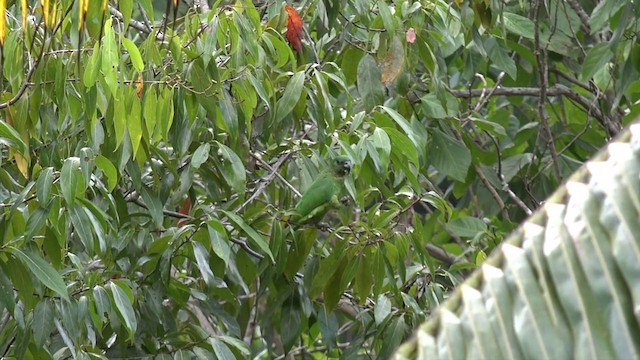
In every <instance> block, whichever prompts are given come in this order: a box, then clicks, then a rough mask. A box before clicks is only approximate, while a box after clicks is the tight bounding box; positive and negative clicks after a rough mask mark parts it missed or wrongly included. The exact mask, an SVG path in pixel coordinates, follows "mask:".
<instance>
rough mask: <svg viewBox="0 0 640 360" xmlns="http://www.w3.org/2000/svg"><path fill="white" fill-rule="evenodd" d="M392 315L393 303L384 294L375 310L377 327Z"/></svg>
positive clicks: (380, 296)
mask: <svg viewBox="0 0 640 360" xmlns="http://www.w3.org/2000/svg"><path fill="white" fill-rule="evenodd" d="M390 313H391V301H389V298H387V297H386V296H385V295H384V294H380V295H379V296H378V299H377V301H376V305H375V307H374V308H373V317H374V319H375V321H376V325H380V324H381V323H382V322H383V321H384V320H385V319H386V318H387V316H389V314H390Z"/></svg>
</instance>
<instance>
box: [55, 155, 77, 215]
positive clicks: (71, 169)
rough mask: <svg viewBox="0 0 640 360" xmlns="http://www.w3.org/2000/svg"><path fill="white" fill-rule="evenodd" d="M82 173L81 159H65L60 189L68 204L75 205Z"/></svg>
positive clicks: (61, 172)
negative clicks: (79, 178)
mask: <svg viewBox="0 0 640 360" xmlns="http://www.w3.org/2000/svg"><path fill="white" fill-rule="evenodd" d="M79 175H80V159H79V158H77V157H70V158H68V159H66V160H65V161H64V164H63V165H62V170H61V171H60V190H62V196H63V197H64V200H65V201H66V202H67V205H68V206H73V204H74V202H75V200H76V189H77V187H78V182H79V180H78V177H79Z"/></svg>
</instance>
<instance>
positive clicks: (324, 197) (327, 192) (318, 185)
mask: <svg viewBox="0 0 640 360" xmlns="http://www.w3.org/2000/svg"><path fill="white" fill-rule="evenodd" d="M338 181H340V180H339V179H335V178H334V177H332V176H331V175H329V174H325V175H324V176H321V177H320V178H318V179H316V181H314V182H313V183H312V184H311V186H309V189H308V190H307V191H305V193H304V195H302V197H301V198H300V201H298V204H297V205H296V207H295V208H294V209H293V214H294V216H293V218H292V220H293V221H294V222H296V223H299V224H306V223H308V222H310V221H312V220H314V221H317V220H320V219H321V218H322V217H323V216H324V215H325V214H326V213H327V211H328V210H329V209H330V208H331V207H333V206H335V204H336V203H338V194H339V193H340V184H339V183H338ZM296 218H297V219H296Z"/></svg>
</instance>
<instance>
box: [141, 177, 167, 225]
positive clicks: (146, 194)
mask: <svg viewBox="0 0 640 360" xmlns="http://www.w3.org/2000/svg"><path fill="white" fill-rule="evenodd" d="M141 195H142V198H143V199H144V201H145V205H147V209H148V210H149V213H150V215H151V218H152V219H153V222H154V223H155V225H156V226H157V227H160V226H162V221H163V217H164V215H163V210H164V208H163V205H162V203H161V202H160V199H159V198H158V195H157V194H156V193H155V192H153V191H151V190H150V189H149V188H147V187H146V186H142V194H141Z"/></svg>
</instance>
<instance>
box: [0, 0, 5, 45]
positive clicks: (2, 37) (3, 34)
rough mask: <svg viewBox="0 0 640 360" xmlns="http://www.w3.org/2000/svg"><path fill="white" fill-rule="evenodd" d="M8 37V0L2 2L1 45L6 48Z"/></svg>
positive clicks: (0, 2) (0, 6)
mask: <svg viewBox="0 0 640 360" xmlns="http://www.w3.org/2000/svg"><path fill="white" fill-rule="evenodd" d="M6 36H7V0H0V45H2V46H4V38H5V37H6Z"/></svg>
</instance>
